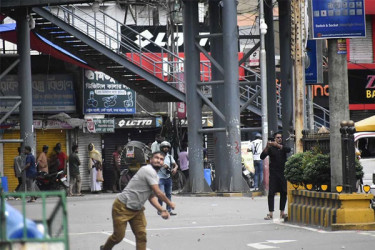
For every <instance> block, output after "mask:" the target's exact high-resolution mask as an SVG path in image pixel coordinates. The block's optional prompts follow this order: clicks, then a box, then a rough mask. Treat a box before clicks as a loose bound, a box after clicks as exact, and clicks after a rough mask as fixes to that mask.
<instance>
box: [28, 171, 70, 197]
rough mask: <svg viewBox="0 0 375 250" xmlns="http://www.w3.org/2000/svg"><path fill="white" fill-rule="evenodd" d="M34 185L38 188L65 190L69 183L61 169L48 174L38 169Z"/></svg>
mask: <svg viewBox="0 0 375 250" xmlns="http://www.w3.org/2000/svg"><path fill="white" fill-rule="evenodd" d="M35 181H36V185H37V186H38V188H39V189H40V190H43V191H46V190H65V192H67V190H68V188H69V183H68V181H67V178H66V174H65V173H64V171H63V170H61V171H58V172H55V173H51V174H48V173H46V172H43V171H39V172H38V174H37V177H36V180H35Z"/></svg>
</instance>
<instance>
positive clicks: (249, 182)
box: [242, 163, 254, 188]
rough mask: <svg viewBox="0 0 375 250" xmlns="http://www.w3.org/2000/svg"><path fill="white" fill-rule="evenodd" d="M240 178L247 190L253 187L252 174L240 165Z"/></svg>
mask: <svg viewBox="0 0 375 250" xmlns="http://www.w3.org/2000/svg"><path fill="white" fill-rule="evenodd" d="M242 177H243V178H244V179H245V181H246V183H247V185H248V186H249V188H253V187H254V174H253V173H251V172H250V171H249V170H248V169H247V168H246V167H245V165H244V164H243V163H242Z"/></svg>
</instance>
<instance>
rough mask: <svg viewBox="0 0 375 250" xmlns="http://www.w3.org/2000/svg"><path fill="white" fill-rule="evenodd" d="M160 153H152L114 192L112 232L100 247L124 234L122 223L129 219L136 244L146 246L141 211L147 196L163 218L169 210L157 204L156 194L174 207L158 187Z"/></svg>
mask: <svg viewBox="0 0 375 250" xmlns="http://www.w3.org/2000/svg"><path fill="white" fill-rule="evenodd" d="M164 157H165V155H164V153H162V152H155V153H153V154H152V157H151V159H150V164H149V165H146V166H143V167H141V168H140V169H139V170H138V172H137V173H136V174H135V175H134V176H133V178H132V179H131V180H130V182H129V184H128V185H127V186H126V188H125V189H124V190H123V191H122V193H120V194H119V195H117V198H116V200H115V201H114V203H113V206H112V220H113V228H114V230H113V233H112V235H111V236H109V238H108V239H107V241H106V243H105V245H103V246H101V247H100V249H101V250H102V249H103V250H107V249H112V248H113V247H114V246H115V245H116V244H118V243H120V242H121V241H122V240H123V238H124V237H125V230H126V225H127V223H128V222H129V224H130V227H131V229H132V231H133V233H134V235H135V239H136V248H137V249H146V243H147V236H146V224H147V221H146V217H145V215H144V212H143V211H144V210H145V208H144V204H145V202H146V201H147V200H149V202H150V203H151V205H153V206H154V207H155V208H156V209H157V210H158V212H159V213H160V215H161V217H162V218H163V219H168V218H169V213H168V211H167V210H164V209H163V207H162V206H161V205H160V204H159V202H158V198H159V199H161V200H163V201H164V202H165V203H167V204H168V206H169V207H171V208H172V209H174V208H175V207H176V205H175V204H174V203H173V202H171V201H170V200H169V199H168V198H167V197H166V196H165V195H164V193H163V192H162V191H161V190H160V188H159V177H158V174H157V172H158V171H159V169H160V168H161V167H162V166H163V164H164Z"/></svg>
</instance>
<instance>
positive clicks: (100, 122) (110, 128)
mask: <svg viewBox="0 0 375 250" xmlns="http://www.w3.org/2000/svg"><path fill="white" fill-rule="evenodd" d="M86 125H87V131H88V132H90V133H98V134H99V133H114V132H115V119H114V118H108V119H96V118H90V119H86Z"/></svg>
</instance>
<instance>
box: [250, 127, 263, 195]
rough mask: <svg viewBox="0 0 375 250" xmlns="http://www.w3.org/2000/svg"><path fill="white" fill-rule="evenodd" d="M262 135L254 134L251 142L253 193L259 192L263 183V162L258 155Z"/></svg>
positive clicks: (261, 148)
mask: <svg viewBox="0 0 375 250" xmlns="http://www.w3.org/2000/svg"><path fill="white" fill-rule="evenodd" d="M262 150H263V147H262V135H261V134H260V133H256V134H255V140H253V141H252V142H251V151H252V152H253V159H254V168H255V176H254V188H255V191H257V190H259V187H261V186H262V183H263V161H262V160H261V159H260V154H261V153H262Z"/></svg>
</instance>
